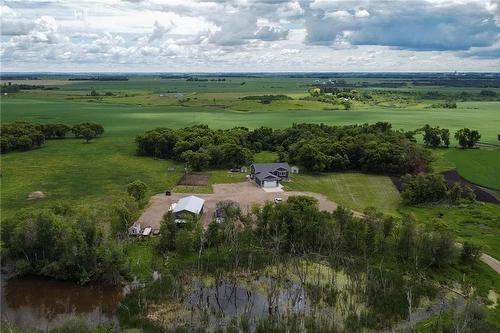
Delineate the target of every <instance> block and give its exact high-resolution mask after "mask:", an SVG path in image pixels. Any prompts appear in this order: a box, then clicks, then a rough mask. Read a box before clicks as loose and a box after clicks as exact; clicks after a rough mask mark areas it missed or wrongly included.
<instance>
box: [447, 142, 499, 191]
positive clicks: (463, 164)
mask: <svg viewBox="0 0 500 333" xmlns="http://www.w3.org/2000/svg"><path fill="white" fill-rule="evenodd" d="M444 156H445V158H446V159H447V160H449V161H451V162H452V163H453V164H455V165H456V168H457V170H458V173H459V174H460V175H461V176H462V177H464V178H465V179H467V180H469V181H471V182H473V183H475V184H478V185H482V186H485V187H488V188H491V189H495V190H500V149H498V148H497V149H467V150H464V149H450V150H449V151H448V152H447V153H446V154H445V155H444Z"/></svg>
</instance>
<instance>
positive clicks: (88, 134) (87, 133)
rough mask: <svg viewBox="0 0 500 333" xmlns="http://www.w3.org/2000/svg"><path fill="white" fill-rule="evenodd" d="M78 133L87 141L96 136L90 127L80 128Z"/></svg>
mask: <svg viewBox="0 0 500 333" xmlns="http://www.w3.org/2000/svg"><path fill="white" fill-rule="evenodd" d="M80 134H81V136H82V137H83V138H84V139H85V141H86V142H87V143H89V142H90V140H92V139H94V138H95V137H96V136H97V134H96V132H95V131H94V130H92V129H90V128H84V129H82V130H81V132H80Z"/></svg>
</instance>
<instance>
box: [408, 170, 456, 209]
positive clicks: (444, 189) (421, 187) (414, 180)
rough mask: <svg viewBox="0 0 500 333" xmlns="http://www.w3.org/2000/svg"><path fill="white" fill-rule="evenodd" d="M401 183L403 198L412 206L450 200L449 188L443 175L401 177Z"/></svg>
mask: <svg viewBox="0 0 500 333" xmlns="http://www.w3.org/2000/svg"><path fill="white" fill-rule="evenodd" d="M401 183H402V187H403V190H402V192H401V196H402V197H403V200H404V201H405V202H406V203H408V204H411V205H415V204H422V203H427V202H439V201H443V200H446V199H447V198H448V186H447V185H446V182H445V180H444V178H443V176H441V175H435V174H428V175H423V174H419V175H417V176H411V175H406V176H403V177H401Z"/></svg>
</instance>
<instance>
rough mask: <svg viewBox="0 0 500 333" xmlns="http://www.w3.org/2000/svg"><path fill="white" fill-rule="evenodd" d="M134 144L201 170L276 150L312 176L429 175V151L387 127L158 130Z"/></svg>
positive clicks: (148, 153) (236, 163)
mask: <svg viewBox="0 0 500 333" xmlns="http://www.w3.org/2000/svg"><path fill="white" fill-rule="evenodd" d="M136 143H137V152H138V153H139V154H140V155H146V156H153V157H158V158H171V159H174V160H179V161H184V162H187V163H189V165H190V166H191V167H193V168H194V169H197V170H200V169H203V168H205V167H240V166H242V165H247V164H249V163H250V162H251V158H252V156H253V153H255V152H258V151H261V150H272V151H276V152H278V154H279V159H280V160H282V161H288V162H290V163H292V164H297V165H299V166H301V167H303V168H304V169H306V170H308V171H313V172H320V171H337V170H362V171H367V172H376V173H396V174H404V173H407V172H409V173H416V172H420V171H425V170H426V169H427V166H428V163H429V161H430V154H429V152H427V151H426V150H425V149H422V148H421V147H419V146H418V145H417V144H416V143H415V139H414V138H413V134H412V133H404V132H401V131H395V130H393V129H392V128H391V125H390V124H389V123H377V124H374V125H368V124H364V125H350V126H328V125H324V124H297V125H293V126H292V127H290V128H286V129H276V130H274V129H271V128H267V127H261V128H257V129H254V130H248V129H247V128H243V127H235V128H232V129H228V130H211V129H209V128H208V127H207V126H204V125H197V126H192V127H188V128H183V129H170V128H158V129H155V130H152V131H148V132H146V133H145V134H144V135H141V136H138V137H137V138H136Z"/></svg>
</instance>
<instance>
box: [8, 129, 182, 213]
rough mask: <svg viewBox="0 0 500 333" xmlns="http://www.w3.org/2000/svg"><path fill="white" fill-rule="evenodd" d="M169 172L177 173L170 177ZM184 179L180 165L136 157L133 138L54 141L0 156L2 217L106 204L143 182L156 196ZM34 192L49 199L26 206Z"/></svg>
mask: <svg viewBox="0 0 500 333" xmlns="http://www.w3.org/2000/svg"><path fill="white" fill-rule="evenodd" d="M172 167H174V168H175V171H168V168H172ZM182 173H183V167H182V165H176V164H175V163H173V162H171V161H164V160H154V159H152V158H149V157H139V156H136V155H135V154H134V142H133V139H132V138H117V137H111V136H110V137H107V136H104V137H103V138H99V139H96V140H93V141H92V142H91V143H84V140H77V139H65V140H52V141H48V142H47V143H46V144H45V145H44V146H43V147H42V148H40V149H36V150H33V151H29V152H13V153H9V154H5V155H2V191H1V192H2V193H1V208H2V216H6V215H9V214H11V213H13V212H15V211H16V210H17V209H20V208H24V207H41V206H44V205H47V204H51V203H53V202H55V201H58V200H63V201H67V202H70V203H89V204H91V203H110V202H112V200H113V196H115V195H117V194H120V193H123V192H124V191H126V185H127V184H128V183H129V182H131V181H133V180H135V179H140V180H142V181H144V182H146V183H147V184H148V186H149V189H150V192H151V193H154V192H159V191H162V190H164V189H165V188H171V187H172V186H173V185H174V184H176V183H177V181H178V179H179V178H180V177H181V175H182ZM33 191H42V192H44V193H45V194H46V195H47V197H46V198H44V199H38V200H33V201H28V200H27V196H28V194H29V193H30V192H33Z"/></svg>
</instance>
